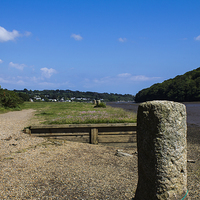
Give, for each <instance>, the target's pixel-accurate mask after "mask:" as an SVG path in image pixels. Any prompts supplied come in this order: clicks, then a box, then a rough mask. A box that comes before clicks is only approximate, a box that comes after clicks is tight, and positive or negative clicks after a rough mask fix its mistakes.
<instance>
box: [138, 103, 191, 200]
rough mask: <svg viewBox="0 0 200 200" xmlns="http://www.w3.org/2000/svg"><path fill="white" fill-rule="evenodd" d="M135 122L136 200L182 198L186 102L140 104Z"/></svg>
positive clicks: (171, 199)
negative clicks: (136, 154)
mask: <svg viewBox="0 0 200 200" xmlns="http://www.w3.org/2000/svg"><path fill="white" fill-rule="evenodd" d="M137 123H138V124H137V146H138V147H137V148H138V178H139V179H138V185H137V190H136V194H135V200H147V199H148V200H151V199H152V200H157V199H159V200H161V199H162V200H164V199H170V200H173V199H180V200H181V199H182V198H183V197H184V196H185V194H186V192H187V169H186V166H187V141H186V133H187V124H186V108H185V105H183V104H181V103H176V102H170V101H150V102H145V103H142V104H140V105H139V107H138V116H137ZM188 198H189V196H188V195H187V196H186V197H185V198H184V200H186V199H188Z"/></svg>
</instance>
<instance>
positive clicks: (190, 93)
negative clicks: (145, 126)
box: [135, 67, 200, 102]
mask: <svg viewBox="0 0 200 200" xmlns="http://www.w3.org/2000/svg"><path fill="white" fill-rule="evenodd" d="M152 100H170V101H178V102H184V101H200V67H199V68H197V69H195V70H192V71H189V72H187V73H185V74H183V75H178V76H176V77H175V78H173V79H168V80H166V81H164V82H162V83H157V84H154V85H152V86H151V87H149V88H146V89H143V90H141V91H139V92H138V93H137V94H136V96H135V102H144V101H152Z"/></svg>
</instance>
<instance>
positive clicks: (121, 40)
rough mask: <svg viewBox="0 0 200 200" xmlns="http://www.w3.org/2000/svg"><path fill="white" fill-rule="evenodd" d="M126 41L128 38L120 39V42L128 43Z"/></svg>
mask: <svg viewBox="0 0 200 200" xmlns="http://www.w3.org/2000/svg"><path fill="white" fill-rule="evenodd" d="M126 40H127V39H126V38H119V39H118V41H119V42H126Z"/></svg>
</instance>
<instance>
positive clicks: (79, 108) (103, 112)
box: [23, 102, 136, 124]
mask: <svg viewBox="0 0 200 200" xmlns="http://www.w3.org/2000/svg"><path fill="white" fill-rule="evenodd" d="M29 108H32V109H35V110H36V114H35V115H36V116H37V118H38V119H39V120H41V121H43V122H42V123H44V124H95V123H134V122H136V114H135V113H132V112H126V111H124V110H123V109H120V108H112V107H110V106H106V108H98V107H97V108H94V104H90V103H78V102H66V103H63V102H62V103H58V102H25V103H24V104H23V109H29Z"/></svg>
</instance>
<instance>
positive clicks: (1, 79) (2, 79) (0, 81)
mask: <svg viewBox="0 0 200 200" xmlns="http://www.w3.org/2000/svg"><path fill="white" fill-rule="evenodd" d="M8 82H9V81H7V80H6V79H4V78H1V77H0V83H8Z"/></svg>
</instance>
